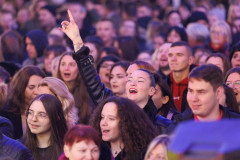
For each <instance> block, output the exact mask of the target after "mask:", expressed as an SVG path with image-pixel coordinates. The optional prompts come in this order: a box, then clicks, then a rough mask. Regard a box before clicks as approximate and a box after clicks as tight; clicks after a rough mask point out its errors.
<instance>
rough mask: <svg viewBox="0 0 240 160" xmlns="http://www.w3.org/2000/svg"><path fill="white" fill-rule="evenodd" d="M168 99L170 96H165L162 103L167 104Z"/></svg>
mask: <svg viewBox="0 0 240 160" xmlns="http://www.w3.org/2000/svg"><path fill="white" fill-rule="evenodd" d="M168 101H169V97H168V96H164V97H163V101H162V103H163V104H166V103H167V102H168Z"/></svg>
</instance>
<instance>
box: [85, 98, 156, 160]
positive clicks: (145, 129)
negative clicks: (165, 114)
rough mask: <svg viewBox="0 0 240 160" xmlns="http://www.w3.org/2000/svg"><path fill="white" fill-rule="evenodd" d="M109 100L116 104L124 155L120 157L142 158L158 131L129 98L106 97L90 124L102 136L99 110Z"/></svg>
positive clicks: (128, 158)
mask: <svg viewBox="0 0 240 160" xmlns="http://www.w3.org/2000/svg"><path fill="white" fill-rule="evenodd" d="M109 102H113V103H115V104H116V105H117V112H118V116H119V118H120V121H119V130H120V135H121V138H122V141H123V143H124V151H125V157H122V158H123V159H127V160H130V159H131V160H133V159H143V157H144V154H145V151H146V149H147V146H148V144H149V143H150V141H151V140H152V139H153V138H154V137H155V136H156V135H157V134H158V132H157V130H156V128H155V126H154V125H153V124H152V122H151V120H150V119H149V118H148V116H147V115H146V114H145V113H144V111H143V110H141V109H140V108H139V107H138V106H137V105H136V104H135V103H134V102H132V101H131V100H129V99H126V98H122V97H116V96H111V97H108V98H106V99H105V100H104V101H103V102H102V103H100V104H99V106H98V107H97V108H96V109H95V111H94V113H93V115H92V116H91V120H90V124H91V125H92V126H93V128H95V129H96V130H97V131H98V132H99V134H100V136H101V137H102V134H101V128H100V121H101V112H102V110H103V107H104V105H105V104H106V103H109Z"/></svg>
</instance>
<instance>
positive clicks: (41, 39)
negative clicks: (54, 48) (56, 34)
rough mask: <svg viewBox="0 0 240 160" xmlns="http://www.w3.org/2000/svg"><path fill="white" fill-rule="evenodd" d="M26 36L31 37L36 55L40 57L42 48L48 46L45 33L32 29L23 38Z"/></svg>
mask: <svg viewBox="0 0 240 160" xmlns="http://www.w3.org/2000/svg"><path fill="white" fill-rule="evenodd" d="M26 37H28V38H30V39H31V41H32V43H33V45H34V46H35V48H36V51H37V57H41V56H42V55H43V51H44V49H45V48H46V47H47V46H48V38H47V34H46V33H45V32H44V31H43V30H40V29H34V30H32V31H30V32H28V33H27V34H26V36H25V38H26Z"/></svg>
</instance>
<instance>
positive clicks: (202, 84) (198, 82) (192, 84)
mask: <svg viewBox="0 0 240 160" xmlns="http://www.w3.org/2000/svg"><path fill="white" fill-rule="evenodd" d="M188 88H192V89H197V90H198V89H199V90H200V89H210V88H212V85H211V84H210V82H207V81H205V80H204V79H201V78H199V79H196V78H190V79H189V82H188Z"/></svg>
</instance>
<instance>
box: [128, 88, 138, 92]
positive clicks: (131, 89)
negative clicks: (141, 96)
mask: <svg viewBox="0 0 240 160" xmlns="http://www.w3.org/2000/svg"><path fill="white" fill-rule="evenodd" d="M129 93H137V90H136V89H135V88H130V89H129Z"/></svg>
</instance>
